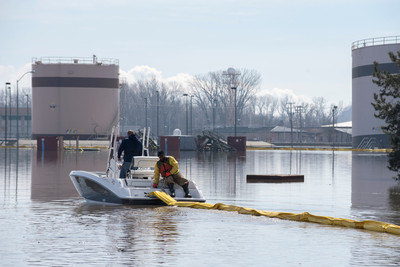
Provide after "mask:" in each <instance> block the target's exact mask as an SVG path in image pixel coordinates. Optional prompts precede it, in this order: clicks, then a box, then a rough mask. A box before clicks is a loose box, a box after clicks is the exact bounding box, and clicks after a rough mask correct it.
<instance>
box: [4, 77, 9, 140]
mask: <svg viewBox="0 0 400 267" xmlns="http://www.w3.org/2000/svg"><path fill="white" fill-rule="evenodd" d="M10 85H11V83H8V82H7V83H6V97H5V100H6V101H5V102H6V105H5V111H6V112H5V113H6V114H5V115H6V121H5V122H6V125H5V126H6V127H5V137H4V140H5V144H7V130H8V129H7V127H8V126H7V125H8V116H7V115H8V114H7V91H8V88H9V87H10ZM10 105H11V103H10Z"/></svg>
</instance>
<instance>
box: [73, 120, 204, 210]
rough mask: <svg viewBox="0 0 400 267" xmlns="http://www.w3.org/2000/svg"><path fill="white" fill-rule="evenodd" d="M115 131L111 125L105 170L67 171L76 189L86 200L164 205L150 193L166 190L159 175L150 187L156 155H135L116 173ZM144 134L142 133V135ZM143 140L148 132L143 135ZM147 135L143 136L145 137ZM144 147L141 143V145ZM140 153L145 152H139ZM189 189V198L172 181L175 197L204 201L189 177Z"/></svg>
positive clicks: (116, 128) (176, 198) (177, 198)
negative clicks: (124, 171)
mask: <svg viewBox="0 0 400 267" xmlns="http://www.w3.org/2000/svg"><path fill="white" fill-rule="evenodd" d="M117 133H118V127H113V130H112V133H111V140H110V145H109V156H108V163H107V168H106V171H105V172H89V171H81V170H73V171H71V173H70V174H69V176H70V178H71V180H72V183H73V184H74V186H75V188H76V190H77V191H78V193H79V194H80V195H81V196H82V197H83V198H84V199H85V200H86V201H88V202H101V203H112V204H130V205H165V203H164V202H163V201H162V200H160V199H158V198H156V197H155V196H154V195H150V193H151V192H153V191H165V192H166V193H167V194H170V191H169V189H168V187H167V185H166V184H165V183H164V180H163V179H162V178H161V179H160V183H159V185H158V188H153V183H154V166H155V164H156V162H157V161H158V157H154V156H136V157H134V164H133V166H131V168H130V171H129V172H128V174H127V176H126V178H118V177H119V167H118V165H119V164H118V162H117V160H116V159H117V139H116V137H117ZM144 136H145V135H144ZM144 139H145V140H144V141H145V143H146V141H147V144H148V140H149V136H147V138H146V137H145V138H144ZM146 139H147V140H146ZM143 147H144V150H146V149H145V148H146V146H145V144H144V145H143ZM142 154H148V153H144V151H143V153H142ZM189 191H190V194H191V195H192V198H185V197H184V196H185V193H184V191H183V189H182V187H180V186H178V185H175V197H174V198H175V200H176V201H190V202H205V201H206V200H205V198H204V196H203V193H202V192H201V191H200V190H199V189H198V187H197V185H196V183H195V182H194V181H192V180H189Z"/></svg>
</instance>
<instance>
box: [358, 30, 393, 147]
mask: <svg viewBox="0 0 400 267" xmlns="http://www.w3.org/2000/svg"><path fill="white" fill-rule="evenodd" d="M397 51H400V36H394V37H380V38H371V39H365V40H360V41H356V42H354V43H353V45H352V59H353V64H352V65H353V66H352V94H353V95H352V113H353V114H352V117H353V118H352V120H353V126H352V128H353V129H352V137H353V138H352V141H353V148H387V147H390V142H389V136H388V135H386V134H384V133H383V132H382V129H381V127H382V126H384V125H385V122H384V121H382V120H380V119H377V118H375V117H374V113H375V110H374V107H373V106H372V104H371V103H373V102H374V93H378V92H379V87H378V86H377V85H376V84H374V83H373V82H372V79H373V77H372V73H373V72H374V61H376V62H378V63H379V68H380V69H381V70H385V71H389V72H390V73H398V72H399V69H398V67H397V65H396V64H395V63H392V62H391V60H390V58H389V52H394V53H396V52H397Z"/></svg>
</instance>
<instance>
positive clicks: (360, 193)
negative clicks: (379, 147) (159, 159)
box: [351, 152, 398, 223]
mask: <svg viewBox="0 0 400 267" xmlns="http://www.w3.org/2000/svg"><path fill="white" fill-rule="evenodd" d="M386 166H387V157H386V155H385V154H367V153H358V152H353V156H352V171H351V181H352V182H351V205H352V209H360V210H363V211H364V212H367V211H368V210H371V211H374V212H375V213H376V214H374V215H375V216H378V217H380V216H390V214H391V212H390V209H391V208H390V201H389V200H390V197H391V196H390V190H391V188H392V187H394V186H396V185H397V182H396V181H394V180H393V179H392V177H393V176H395V173H393V172H391V171H389V169H388V168H387V167H386ZM379 210H382V211H383V214H378V213H379V212H377V211H379ZM396 212H397V211H396ZM365 215H367V214H365ZM380 220H382V221H388V220H389V219H387V218H381V219H380ZM396 223H398V222H397V221H396Z"/></svg>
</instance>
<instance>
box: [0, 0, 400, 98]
mask: <svg viewBox="0 0 400 267" xmlns="http://www.w3.org/2000/svg"><path fill="white" fill-rule="evenodd" d="M399 10H400V1H399V0H287V1H284V0H264V1H261V0H260V1H257V0H244V1H234V0H201V1H197V0H191V1H188V0H141V1H137V0H112V1H109V0H107V1H103V0H98V1H89V0H86V1H82V0H68V1H64V0H63V1H58V0H36V1H34V0H18V1H7V0H0V36H1V41H0V48H1V54H0V82H2V83H3V86H0V90H2V89H1V88H3V87H4V83H5V82H11V83H12V84H15V83H16V80H17V79H18V78H19V77H20V76H21V75H22V74H23V73H24V72H26V71H28V70H30V64H31V62H32V58H34V57H38V58H40V57H48V56H57V57H58V56H60V57H92V55H93V54H95V55H96V56H97V57H98V58H100V59H101V58H116V59H118V60H119V63H120V69H121V74H123V75H125V76H126V75H128V76H129V77H128V79H129V80H132V79H135V78H137V77H140V76H141V75H142V74H144V75H146V74H148V73H154V74H156V75H157V76H158V77H160V78H162V79H165V80H167V79H180V80H181V79H184V78H185V77H190V76H193V75H197V74H206V73H207V72H209V71H217V70H222V69H227V68H228V67H234V68H246V69H254V70H256V71H258V72H260V73H261V75H262V80H263V81H262V85H261V88H260V90H262V91H264V92H265V91H267V92H274V94H280V93H282V92H286V93H289V94H293V95H296V96H301V97H304V98H310V99H311V98H312V97H320V96H322V97H324V98H326V99H327V100H328V102H330V103H336V102H339V101H343V102H344V104H351V64H352V59H351V44H352V43H353V42H354V41H357V40H361V39H367V38H374V37H384V36H396V35H400V30H399V25H400V16H399ZM20 84H21V85H25V86H30V79H29V78H27V77H25V78H24V79H23V80H22V81H21V82H20ZM1 101H2V100H1Z"/></svg>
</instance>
